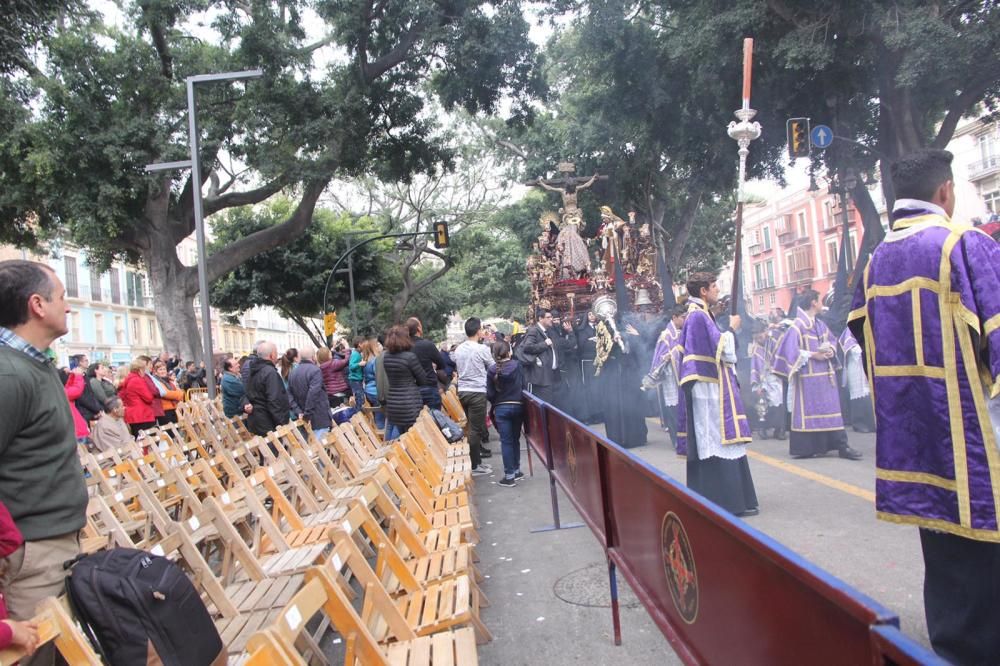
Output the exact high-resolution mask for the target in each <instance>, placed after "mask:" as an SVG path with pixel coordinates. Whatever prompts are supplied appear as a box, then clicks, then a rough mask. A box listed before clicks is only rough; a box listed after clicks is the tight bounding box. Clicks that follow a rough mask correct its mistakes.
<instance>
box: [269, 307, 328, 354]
mask: <svg viewBox="0 0 1000 666" xmlns="http://www.w3.org/2000/svg"><path fill="white" fill-rule="evenodd" d="M279 312H281V315H282V316H283V317H286V318H288V319H291V320H292V321H293V322H295V325H296V326H298V327H299V328H301V329H302V330H303V331H305V333H306V335H308V336H309V340H310V341H311V342H312V343H313V345H315V346H316V349H319V348H320V347H325V346H326V340H324V339H323V338H322V337H321V336H319V335H318V334H317V331H316V330H315V329H314V328H312V327H310V326H309V324H308V322H306V320H305V319H303V318H302V317H300V316H298V315H296V314H293V313H291V312H286V311H285V310H279Z"/></svg>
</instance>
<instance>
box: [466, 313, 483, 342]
mask: <svg viewBox="0 0 1000 666" xmlns="http://www.w3.org/2000/svg"><path fill="white" fill-rule="evenodd" d="M482 327H483V322H482V321H480V320H479V317H469V318H468V319H466V320H465V337H467V338H471V337H472V336H473V335H475V334H476V333H478V332H479V329H481V328H482Z"/></svg>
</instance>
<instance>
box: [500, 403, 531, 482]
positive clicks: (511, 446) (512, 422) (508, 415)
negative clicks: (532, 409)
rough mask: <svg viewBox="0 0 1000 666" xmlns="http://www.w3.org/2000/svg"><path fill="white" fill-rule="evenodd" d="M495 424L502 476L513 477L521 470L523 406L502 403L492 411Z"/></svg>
mask: <svg viewBox="0 0 1000 666" xmlns="http://www.w3.org/2000/svg"><path fill="white" fill-rule="evenodd" d="M493 416H494V420H495V421H496V423H495V425H496V427H497V430H498V431H499V432H500V455H501V456H503V475H504V478H507V479H510V478H513V477H514V475H515V474H516V473H517V472H520V471H521V426H522V424H523V423H524V408H523V407H521V405H519V404H514V403H504V404H500V405H497V406H496V408H495V409H494V411H493Z"/></svg>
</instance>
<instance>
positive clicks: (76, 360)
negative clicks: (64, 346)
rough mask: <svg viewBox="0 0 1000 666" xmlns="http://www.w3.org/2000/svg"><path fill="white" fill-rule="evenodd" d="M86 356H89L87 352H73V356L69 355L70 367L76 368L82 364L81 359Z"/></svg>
mask: <svg viewBox="0 0 1000 666" xmlns="http://www.w3.org/2000/svg"><path fill="white" fill-rule="evenodd" d="M85 358H87V355H86V354H73V355H72V356H70V357H69V367H70V368H75V367H76V366H78V365H80V361H81V360H82V359H85Z"/></svg>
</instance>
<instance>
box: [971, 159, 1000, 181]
mask: <svg viewBox="0 0 1000 666" xmlns="http://www.w3.org/2000/svg"><path fill="white" fill-rule="evenodd" d="M995 173H1000V155H992V156H990V157H987V158H986V159H985V160H981V161H979V162H973V163H972V164H970V165H969V180H981V179H983V178H986V177H987V176H992V175H993V174H995Z"/></svg>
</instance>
